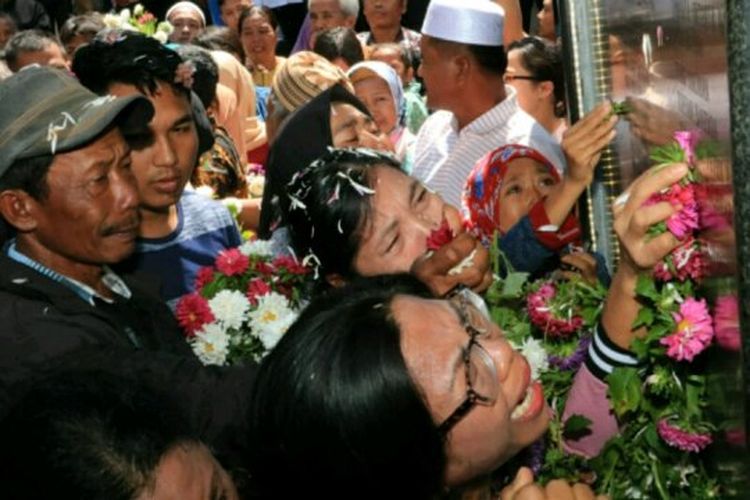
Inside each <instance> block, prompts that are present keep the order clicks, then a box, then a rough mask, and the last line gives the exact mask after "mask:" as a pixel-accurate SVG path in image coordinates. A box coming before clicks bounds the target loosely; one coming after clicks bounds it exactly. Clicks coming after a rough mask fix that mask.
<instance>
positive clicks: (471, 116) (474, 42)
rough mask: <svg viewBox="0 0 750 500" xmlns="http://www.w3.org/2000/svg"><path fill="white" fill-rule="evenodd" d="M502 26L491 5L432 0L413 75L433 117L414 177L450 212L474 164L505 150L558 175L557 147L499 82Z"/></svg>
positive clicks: (476, 0)
mask: <svg viewBox="0 0 750 500" xmlns="http://www.w3.org/2000/svg"><path fill="white" fill-rule="evenodd" d="M504 22H505V14H504V11H503V9H502V8H501V7H499V6H498V5H497V4H495V3H493V2H490V1H489V0H432V1H431V2H430V5H429V7H428V8H427V14H426V16H425V20H424V24H423V25H422V40H421V48H422V64H421V65H420V67H419V74H420V76H421V77H422V78H423V79H424V83H425V87H426V89H427V105H428V106H429V107H430V108H432V109H437V110H439V111H437V112H436V113H434V114H433V115H432V116H430V117H429V118H428V119H427V120H426V121H425V123H424V124H423V125H422V128H421V129H420V131H419V135H418V136H417V140H416V143H415V149H414V168H413V170H412V175H413V176H414V177H416V178H418V179H419V180H421V181H422V182H424V183H425V184H426V185H427V186H429V187H430V188H432V189H433V190H434V191H437V192H438V193H439V194H440V195H441V196H442V197H443V199H444V200H445V201H446V202H448V203H450V204H452V205H454V206H460V205H461V192H462V190H463V186H464V182H465V181H466V178H467V177H468V175H469V172H471V169H472V167H473V166H474V164H475V163H476V162H477V161H478V160H479V159H480V158H481V157H482V156H484V155H485V154H487V153H489V152H490V151H492V150H494V149H497V148H499V147H501V146H504V145H506V144H520V145H523V146H529V147H532V148H534V149H536V150H537V151H539V152H540V153H541V154H542V155H543V156H544V157H545V158H547V159H548V160H549V161H550V162H551V163H552V164H553V165H554V166H555V167H556V169H557V170H558V171H560V172H561V171H562V170H564V166H565V158H564V156H563V154H562V151H561V149H560V146H559V145H558V144H557V143H556V142H555V140H554V138H553V137H552V136H551V135H550V134H549V133H548V132H547V131H546V130H544V128H543V127H542V126H541V125H539V124H538V123H537V122H536V121H535V120H534V119H533V118H532V117H531V116H530V115H528V114H527V113H525V112H524V111H523V110H521V108H520V107H519V106H518V100H517V99H516V94H515V90H514V89H513V88H512V87H510V86H508V85H505V84H504V82H503V74H504V73H505V67H506V65H507V58H506V55H505V50H504V48H503V26H504Z"/></svg>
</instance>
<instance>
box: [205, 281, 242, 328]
mask: <svg viewBox="0 0 750 500" xmlns="http://www.w3.org/2000/svg"><path fill="white" fill-rule="evenodd" d="M208 305H209V306H210V307H211V312H213V313H214V317H215V318H216V321H217V322H218V323H219V324H220V325H222V326H223V327H224V328H226V329H230V328H233V329H235V330H236V329H239V328H240V327H241V326H242V322H243V321H244V320H245V315H246V314H247V311H248V310H249V309H250V302H249V301H248V300H247V297H245V296H244V295H242V294H241V293H240V292H237V291H234V290H222V291H220V292H219V293H217V294H216V295H215V296H214V298H212V299H211V300H209V301H208Z"/></svg>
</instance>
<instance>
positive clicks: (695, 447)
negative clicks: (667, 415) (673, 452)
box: [656, 419, 713, 453]
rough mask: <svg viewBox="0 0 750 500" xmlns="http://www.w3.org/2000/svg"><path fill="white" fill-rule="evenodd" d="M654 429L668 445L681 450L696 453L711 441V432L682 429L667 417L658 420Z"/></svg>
mask: <svg viewBox="0 0 750 500" xmlns="http://www.w3.org/2000/svg"><path fill="white" fill-rule="evenodd" d="M656 430H657V432H658V433H659V436H661V438H662V439H663V440H664V441H665V442H666V443H667V444H668V445H669V446H672V447H673V448H678V449H680V450H682V451H692V452H693V453H698V452H699V451H701V450H702V449H704V448H705V447H706V446H708V445H709V444H711V442H712V441H713V438H711V434H702V433H698V432H687V431H684V430H682V429H680V428H679V427H677V426H676V425H672V424H671V423H669V421H667V419H662V420H659V423H657V424H656Z"/></svg>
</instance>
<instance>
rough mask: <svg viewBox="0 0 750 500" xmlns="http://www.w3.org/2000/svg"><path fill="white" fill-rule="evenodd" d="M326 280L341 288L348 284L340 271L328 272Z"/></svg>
mask: <svg viewBox="0 0 750 500" xmlns="http://www.w3.org/2000/svg"><path fill="white" fill-rule="evenodd" d="M325 280H326V282H328V284H329V285H331V286H332V287H334V288H341V287H343V286H345V285H346V280H345V279H344V277H343V276H341V275H340V274H339V273H330V274H326V276H325Z"/></svg>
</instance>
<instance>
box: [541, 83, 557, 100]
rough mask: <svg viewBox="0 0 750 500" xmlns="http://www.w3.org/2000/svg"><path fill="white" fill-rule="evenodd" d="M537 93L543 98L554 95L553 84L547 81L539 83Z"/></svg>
mask: <svg viewBox="0 0 750 500" xmlns="http://www.w3.org/2000/svg"><path fill="white" fill-rule="evenodd" d="M538 88H539V92H541V94H542V97H543V98H545V99H546V98H547V97H550V96H553V95H554V94H555V84H554V83H552V82H550V81H549V80H547V81H544V82H539V86H538Z"/></svg>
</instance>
